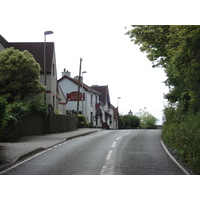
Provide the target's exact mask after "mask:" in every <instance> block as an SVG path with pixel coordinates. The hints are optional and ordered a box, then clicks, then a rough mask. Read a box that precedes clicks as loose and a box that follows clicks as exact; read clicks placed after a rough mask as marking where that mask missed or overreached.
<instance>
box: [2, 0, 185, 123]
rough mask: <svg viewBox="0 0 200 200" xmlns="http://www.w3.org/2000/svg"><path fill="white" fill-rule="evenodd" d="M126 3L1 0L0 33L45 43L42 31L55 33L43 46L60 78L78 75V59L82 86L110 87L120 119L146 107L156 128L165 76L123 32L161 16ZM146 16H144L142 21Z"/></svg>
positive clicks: (15, 39) (140, 5) (12, 38)
mask: <svg viewBox="0 0 200 200" xmlns="http://www.w3.org/2000/svg"><path fill="white" fill-rule="evenodd" d="M98 2H99V3H98ZM130 2H132V1H126V0H123V4H121V3H120V1H88V0H85V1H76V0H73V1H66V0H65V1H64V0H57V1H50V0H48V1H46V0H45V1H42V0H34V1H27V0H18V1H15V0H11V1H4V2H1V13H0V14H1V24H0V34H1V35H2V36H3V37H4V38H5V39H6V40H8V41H9V42H43V41H44V31H47V30H52V31H53V32H54V34H53V35H48V36H47V42H55V47H56V63H57V75H58V78H60V77H61V72H62V71H63V69H64V68H66V70H69V71H70V72H71V76H72V77H74V76H76V75H78V73H79V62H80V58H82V59H83V62H82V71H87V74H84V83H85V84H87V85H89V86H91V85H108V86H109V92H110V98H111V103H112V104H113V105H114V106H115V107H117V104H118V103H119V112H120V113H121V114H127V113H128V112H129V111H130V110H131V111H132V112H133V113H136V112H138V111H139V109H144V108H146V110H147V111H149V112H150V113H151V114H153V115H154V116H155V117H156V118H157V119H159V122H158V123H159V124H160V123H162V110H163V108H164V102H165V101H164V99H163V95H164V93H166V92H167V91H168V88H167V87H165V85H164V83H163V81H164V80H165V79H166V77H165V74H164V71H163V69H159V68H155V69H153V68H152V65H151V62H150V61H148V59H147V58H146V55H145V54H144V53H142V52H140V50H139V47H138V46H137V45H134V44H133V43H132V42H131V41H130V38H129V37H128V36H126V35H125V33H126V31H127V30H128V29H129V28H130V24H134V23H136V24H139V23H140V22H142V23H143V24H144V22H147V24H148V22H149V18H150V17H153V18H158V15H160V14H161V13H162V14H164V11H161V10H157V12H156V13H155V12H147V11H149V6H151V4H152V2H154V1H151V3H149V1H140V2H138V3H137V4H136V3H135V4H134V5H131V4H130ZM144 2H145V6H144ZM173 2H174V1H173ZM166 7H167V5H166ZM2 8H3V9H2ZM136 8H137V9H136ZM138 8H142V9H138ZM152 11H153V10H152ZM144 12H146V13H147V17H146V18H145V19H143V20H141V18H142V13H144ZM165 12H166V11H165ZM132 14H133V15H132ZM130 16H132V18H131V17H130ZM124 19H125V20H124ZM156 22H157V21H156ZM185 22H186V23H187V21H185ZM155 24H156V23H155ZM125 27H127V28H128V29H126V30H125V29H124V28H125ZM118 97H121V99H120V100H119V102H118V101H117V98H118Z"/></svg>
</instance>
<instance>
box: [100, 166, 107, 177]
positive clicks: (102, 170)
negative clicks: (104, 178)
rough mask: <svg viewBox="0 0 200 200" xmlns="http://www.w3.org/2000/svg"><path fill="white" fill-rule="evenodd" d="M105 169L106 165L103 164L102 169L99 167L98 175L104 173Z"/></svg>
mask: <svg viewBox="0 0 200 200" xmlns="http://www.w3.org/2000/svg"><path fill="white" fill-rule="evenodd" d="M105 169H106V166H103V167H102V169H101V171H100V175H103V174H104V171H105Z"/></svg>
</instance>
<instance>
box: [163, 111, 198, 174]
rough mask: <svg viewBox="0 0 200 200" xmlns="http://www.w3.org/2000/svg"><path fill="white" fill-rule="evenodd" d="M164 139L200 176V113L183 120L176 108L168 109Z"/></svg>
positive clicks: (189, 115)
mask: <svg viewBox="0 0 200 200" xmlns="http://www.w3.org/2000/svg"><path fill="white" fill-rule="evenodd" d="M165 116H166V118H167V121H166V122H165V123H164V126H163V131H162V138H163V141H164V142H165V143H166V144H167V145H168V146H169V147H171V148H172V149H173V150H175V151H176V152H177V155H178V157H179V158H180V159H181V160H182V161H183V162H185V163H187V164H188V165H189V166H190V167H191V168H192V169H193V171H194V172H195V173H197V174H200V123H199V118H200V113H197V114H188V115H187V116H185V117H182V118H181V119H180V118H179V117H178V116H179V115H178V113H177V111H176V110H175V109H174V108H166V109H165Z"/></svg>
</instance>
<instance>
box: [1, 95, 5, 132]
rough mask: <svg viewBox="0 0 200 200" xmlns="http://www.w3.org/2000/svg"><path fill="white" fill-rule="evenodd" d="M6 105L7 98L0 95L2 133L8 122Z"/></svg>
mask: <svg viewBox="0 0 200 200" xmlns="http://www.w3.org/2000/svg"><path fill="white" fill-rule="evenodd" d="M6 105H7V102H6V100H5V99H4V98H1V97H0V133H1V131H2V130H3V128H4V126H5V124H6V120H5V118H6Z"/></svg>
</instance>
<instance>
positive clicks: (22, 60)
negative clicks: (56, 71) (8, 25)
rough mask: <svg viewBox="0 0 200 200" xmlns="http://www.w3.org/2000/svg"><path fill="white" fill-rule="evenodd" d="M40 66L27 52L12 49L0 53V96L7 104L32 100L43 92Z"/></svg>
mask: <svg viewBox="0 0 200 200" xmlns="http://www.w3.org/2000/svg"><path fill="white" fill-rule="evenodd" d="M40 70H41V68H40V65H39V64H38V63H37V62H36V60H35V59H34V57H33V55H32V54H30V53H29V52H28V51H26V50H25V51H19V50H15V49H14V48H13V47H11V48H7V49H5V50H3V51H1V52H0V85H1V87H0V96H2V97H4V98H6V100H7V102H8V103H13V102H14V101H15V100H16V99H18V100H20V101H24V100H27V99H28V98H32V96H35V95H37V94H39V93H41V92H44V91H45V88H44V86H43V85H42V84H41V83H40V82H39V76H40Z"/></svg>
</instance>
